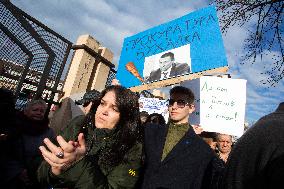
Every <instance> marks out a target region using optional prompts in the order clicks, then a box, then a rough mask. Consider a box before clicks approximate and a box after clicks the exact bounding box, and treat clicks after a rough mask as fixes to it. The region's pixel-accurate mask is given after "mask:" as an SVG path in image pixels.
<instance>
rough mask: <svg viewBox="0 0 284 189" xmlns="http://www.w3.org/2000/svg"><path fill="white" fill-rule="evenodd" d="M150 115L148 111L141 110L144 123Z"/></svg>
mask: <svg viewBox="0 0 284 189" xmlns="http://www.w3.org/2000/svg"><path fill="white" fill-rule="evenodd" d="M148 116H149V114H148V112H146V111H142V112H140V120H141V124H142V125H143V124H144V123H145V122H146V120H147V118H148Z"/></svg>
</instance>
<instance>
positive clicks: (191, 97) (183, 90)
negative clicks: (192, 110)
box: [170, 86, 194, 104]
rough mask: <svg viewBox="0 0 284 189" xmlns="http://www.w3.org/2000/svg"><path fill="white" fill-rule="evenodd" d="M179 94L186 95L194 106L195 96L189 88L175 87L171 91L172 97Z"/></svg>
mask: <svg viewBox="0 0 284 189" xmlns="http://www.w3.org/2000/svg"><path fill="white" fill-rule="evenodd" d="M177 93H178V94H183V95H186V100H187V101H188V103H190V104H192V103H193V102H194V94H193V92H192V91H191V90H190V89H189V88H186V87H182V86H175V87H173V88H172V89H171V90H170V96H172V95H173V94H177Z"/></svg>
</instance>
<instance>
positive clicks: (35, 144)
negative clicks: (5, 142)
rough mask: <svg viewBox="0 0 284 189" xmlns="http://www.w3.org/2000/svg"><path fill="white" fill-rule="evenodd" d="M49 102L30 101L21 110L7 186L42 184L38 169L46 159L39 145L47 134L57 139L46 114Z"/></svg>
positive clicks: (11, 154)
mask: <svg viewBox="0 0 284 189" xmlns="http://www.w3.org/2000/svg"><path fill="white" fill-rule="evenodd" d="M46 109H47V104H46V102H45V101H43V100H41V99H40V100H32V101H30V102H29V103H28V104H27V105H26V107H25V108H24V111H23V112H20V113H19V114H17V117H16V120H17V123H16V134H15V135H16V136H15V137H14V139H13V141H11V146H10V152H9V159H8V162H7V164H6V167H5V175H6V177H5V178H6V182H7V188H9V189H12V188H13V189H14V188H15V189H16V188H17V189H22V188H30V189H36V188H40V186H39V183H38V182H37V178H36V171H37V168H38V166H39V165H40V163H41V161H42V157H41V153H40V151H39V149H38V148H39V146H41V145H43V142H42V141H43V139H44V138H50V139H54V138H55V135H54V132H53V130H52V129H51V128H49V127H48V123H49V121H48V118H46V117H45V112H46Z"/></svg>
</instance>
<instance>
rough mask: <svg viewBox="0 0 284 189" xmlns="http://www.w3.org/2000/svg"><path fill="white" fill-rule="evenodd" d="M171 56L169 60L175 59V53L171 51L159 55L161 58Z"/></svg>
mask: <svg viewBox="0 0 284 189" xmlns="http://www.w3.org/2000/svg"><path fill="white" fill-rule="evenodd" d="M168 56H169V57H171V60H174V59H175V55H174V53H172V52H167V53H165V54H163V55H162V56H161V58H165V57H168Z"/></svg>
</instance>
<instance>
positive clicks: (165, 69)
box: [143, 44, 191, 83]
mask: <svg viewBox="0 0 284 189" xmlns="http://www.w3.org/2000/svg"><path fill="white" fill-rule="evenodd" d="M177 55H178V57H179V58H177V57H176V56H177ZM177 60H179V61H182V62H179V61H177ZM190 66H191V61H190V47H189V44H188V45H185V46H182V47H179V48H176V49H171V50H170V51H166V52H163V53H159V54H156V55H153V56H151V57H146V58H145V64H144V71H143V73H144V81H145V82H146V83H147V82H153V81H158V80H163V79H168V78H171V77H174V76H179V75H184V74H188V73H190V71H191V69H190ZM151 68H152V69H151Z"/></svg>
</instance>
